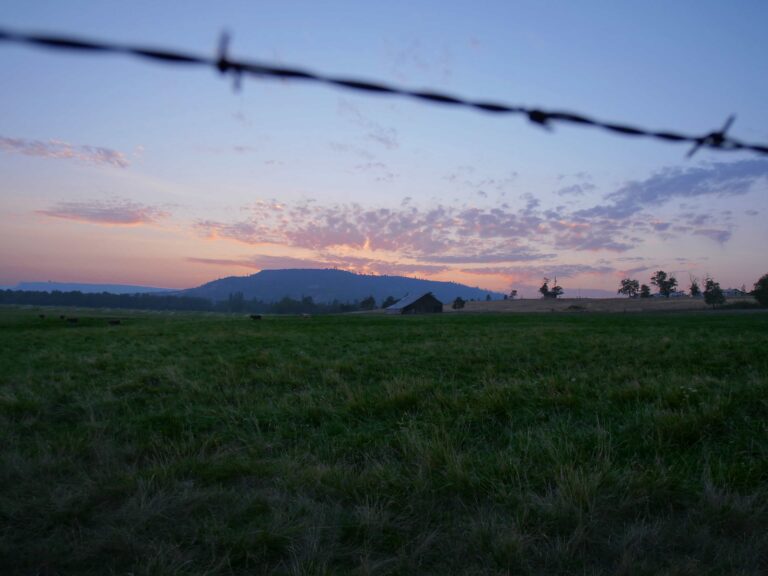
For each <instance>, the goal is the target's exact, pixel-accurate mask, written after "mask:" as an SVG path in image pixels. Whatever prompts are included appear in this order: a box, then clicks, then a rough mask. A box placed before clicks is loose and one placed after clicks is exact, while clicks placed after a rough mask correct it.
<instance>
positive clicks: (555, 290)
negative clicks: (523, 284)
mask: <svg viewBox="0 0 768 576" xmlns="http://www.w3.org/2000/svg"><path fill="white" fill-rule="evenodd" d="M539 292H541V295H542V296H544V298H557V297H558V296H560V295H561V294H562V293H563V288H562V287H561V286H558V285H557V276H555V281H554V283H553V285H552V288H551V289H550V287H549V278H544V284H542V285H541V288H539Z"/></svg>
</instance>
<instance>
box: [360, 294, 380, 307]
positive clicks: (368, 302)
mask: <svg viewBox="0 0 768 576" xmlns="http://www.w3.org/2000/svg"><path fill="white" fill-rule="evenodd" d="M374 308H376V299H375V298H374V297H373V296H368V298H363V301H362V302H360V309H361V310H373V309H374Z"/></svg>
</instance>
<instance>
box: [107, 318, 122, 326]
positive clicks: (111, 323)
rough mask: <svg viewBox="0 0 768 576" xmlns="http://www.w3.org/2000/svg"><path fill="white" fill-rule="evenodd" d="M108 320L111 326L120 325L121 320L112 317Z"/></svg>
mask: <svg viewBox="0 0 768 576" xmlns="http://www.w3.org/2000/svg"><path fill="white" fill-rule="evenodd" d="M107 322H109V325H110V326H119V325H120V320H115V319H112V320H107Z"/></svg>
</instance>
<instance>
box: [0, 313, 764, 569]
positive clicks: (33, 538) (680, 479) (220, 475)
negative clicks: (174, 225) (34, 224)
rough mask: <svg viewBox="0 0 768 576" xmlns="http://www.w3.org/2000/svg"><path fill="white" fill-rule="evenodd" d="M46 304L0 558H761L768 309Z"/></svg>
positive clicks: (12, 563)
mask: <svg viewBox="0 0 768 576" xmlns="http://www.w3.org/2000/svg"><path fill="white" fill-rule="evenodd" d="M45 313H46V315H47V316H46V318H45V319H41V318H38V316H37V314H38V311H36V310H21V309H2V310H0V363H1V365H2V370H0V439H1V440H0V566H2V567H4V570H5V572H4V573H8V574H129V573H130V574H211V575H213V574H339V573H344V574H763V573H766V572H767V571H768V426H766V422H768V315H765V314H759V313H756V314H744V313H733V314H730V313H725V312H713V313H690V314H680V315H671V314H664V315H647V316H641V315H630V316H626V315H612V316H608V315H606V316H602V315H583V314H579V315H567V314H562V315H552V314H550V315H541V316H538V315H528V316H524V317H520V316H511V315H510V316H494V315H483V316H471V315H466V316H464V315H446V316H442V317H415V318H405V317H394V318H393V317H380V316H336V317H318V318H312V319H310V320H306V319H298V318H265V319H264V320H262V321H261V322H252V321H250V320H247V319H243V318H239V317H226V316H213V315H170V314H169V315H161V314H153V315H145V316H143V315H140V314H135V315H129V316H127V317H126V319H125V320H124V321H123V323H122V324H121V325H119V326H109V325H108V324H107V323H106V321H105V320H104V318H101V317H99V316H97V315H94V313H93V312H89V313H87V314H90V316H89V317H86V318H83V317H82V316H81V317H80V322H79V323H78V324H77V325H67V324H65V323H63V322H62V321H60V320H58V314H53V315H52V314H51V312H50V311H46V312H45Z"/></svg>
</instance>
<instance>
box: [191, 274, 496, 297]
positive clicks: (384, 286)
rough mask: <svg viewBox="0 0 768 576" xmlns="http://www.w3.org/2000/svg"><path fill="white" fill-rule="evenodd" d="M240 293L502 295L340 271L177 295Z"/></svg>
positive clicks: (259, 277) (245, 280) (264, 278)
mask: <svg viewBox="0 0 768 576" xmlns="http://www.w3.org/2000/svg"><path fill="white" fill-rule="evenodd" d="M238 292H242V294H243V297H244V298H245V299H246V300H252V299H254V298H255V299H258V300H261V301H264V302H276V301H278V300H280V299H282V298H283V297H285V296H288V297H290V298H294V299H301V298H304V297H311V298H312V299H313V300H314V301H315V302H333V301H334V300H336V301H339V302H354V301H355V300H363V299H364V298H367V297H368V296H373V297H374V298H375V299H376V303H377V304H379V305H380V304H381V302H382V301H383V300H384V299H385V298H387V297H388V296H392V297H393V298H395V299H400V298H402V297H403V296H405V295H406V294H415V293H423V292H432V293H433V294H434V295H435V296H436V297H437V298H438V299H439V300H442V301H443V302H452V301H453V300H454V299H455V298H456V297H458V296H460V297H461V298H463V299H465V300H472V299H475V300H485V299H486V297H487V295H489V294H490V295H491V298H492V299H494V300H498V299H501V298H502V297H503V294H501V293H499V292H492V291H489V290H482V289H480V288H473V287H470V286H465V285H463V284H457V283H455V282H434V281H431V280H419V279H416V278H406V277H404V276H367V275H363V274H354V273H352V272H346V271H344V270H313V269H294V270H262V271H261V272H258V273H257V274H253V275H251V276H230V277H228V278H222V279H220V280H214V281H213V282H208V283H207V284H203V285H202V286H199V287H197V288H190V289H188V290H183V291H181V292H179V294H182V295H184V296H195V297H202V298H210V299H211V300H214V301H221V300H226V299H227V298H229V295H230V294H235V293H238Z"/></svg>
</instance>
